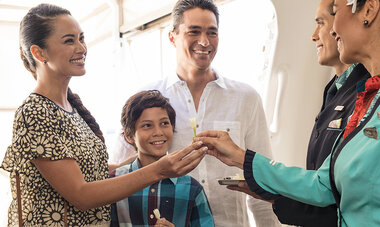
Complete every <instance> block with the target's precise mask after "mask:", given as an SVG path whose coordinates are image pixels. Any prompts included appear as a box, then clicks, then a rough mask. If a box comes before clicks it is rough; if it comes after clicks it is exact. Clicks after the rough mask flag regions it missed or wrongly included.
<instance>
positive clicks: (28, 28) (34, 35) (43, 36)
mask: <svg viewBox="0 0 380 227" xmlns="http://www.w3.org/2000/svg"><path fill="white" fill-rule="evenodd" d="M60 15H71V13H70V11H68V10H67V9H64V8H61V7H59V6H55V5H50V4H40V5H38V6H36V7H33V8H31V9H30V10H29V12H28V13H27V14H26V15H25V16H24V18H23V19H22V21H21V23H20V55H21V59H22V61H23V63H24V66H25V68H26V69H27V70H28V71H30V72H31V73H32V74H33V77H34V79H37V75H36V62H35V60H34V58H33V56H32V53H31V52H30V47H31V46H32V45H37V46H39V47H41V48H43V49H45V48H46V47H47V44H46V40H47V38H48V37H49V36H50V35H51V33H52V31H53V30H54V27H53V26H52V23H53V21H54V19H55V18H56V17H57V16H60Z"/></svg>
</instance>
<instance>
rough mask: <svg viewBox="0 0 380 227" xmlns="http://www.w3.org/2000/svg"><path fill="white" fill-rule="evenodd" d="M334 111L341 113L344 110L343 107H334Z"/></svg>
mask: <svg viewBox="0 0 380 227" xmlns="http://www.w3.org/2000/svg"><path fill="white" fill-rule="evenodd" d="M335 110H336V111H343V110H344V106H336V107H335Z"/></svg>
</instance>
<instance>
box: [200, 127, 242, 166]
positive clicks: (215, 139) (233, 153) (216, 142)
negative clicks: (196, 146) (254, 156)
mask: <svg viewBox="0 0 380 227" xmlns="http://www.w3.org/2000/svg"><path fill="white" fill-rule="evenodd" d="M195 140H197V141H202V142H203V143H204V144H205V145H206V146H207V147H208V151H207V154H209V155H212V156H214V157H216V158H217V159H219V160H220V161H222V162H223V163H225V164H226V165H229V166H236V167H239V168H240V169H243V165H244V158H245V151H244V150H243V149H241V148H240V147H239V146H237V145H236V144H235V143H234V142H233V141H232V139H231V137H230V135H228V133H227V132H225V131H204V132H201V133H199V134H197V138H195Z"/></svg>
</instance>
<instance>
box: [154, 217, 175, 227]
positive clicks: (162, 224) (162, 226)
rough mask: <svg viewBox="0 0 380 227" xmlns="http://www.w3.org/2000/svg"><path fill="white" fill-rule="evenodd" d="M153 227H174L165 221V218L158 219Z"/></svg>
mask: <svg viewBox="0 0 380 227" xmlns="http://www.w3.org/2000/svg"><path fill="white" fill-rule="evenodd" d="M154 227H174V224H173V223H171V222H170V221H168V220H166V219H165V218H160V219H158V220H157V222H156V224H155V225H154Z"/></svg>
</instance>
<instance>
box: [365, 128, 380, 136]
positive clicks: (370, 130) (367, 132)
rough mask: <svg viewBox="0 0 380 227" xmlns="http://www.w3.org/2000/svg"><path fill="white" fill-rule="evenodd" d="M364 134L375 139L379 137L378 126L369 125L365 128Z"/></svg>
mask: <svg viewBox="0 0 380 227" xmlns="http://www.w3.org/2000/svg"><path fill="white" fill-rule="evenodd" d="M364 135H366V136H368V137H369V138H373V139H379V137H378V135H377V130H376V127H369V128H365V129H364Z"/></svg>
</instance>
